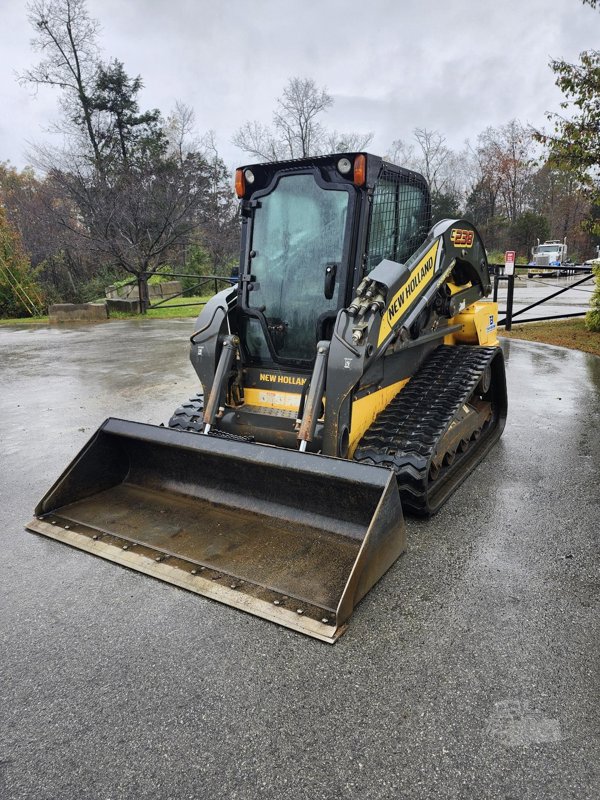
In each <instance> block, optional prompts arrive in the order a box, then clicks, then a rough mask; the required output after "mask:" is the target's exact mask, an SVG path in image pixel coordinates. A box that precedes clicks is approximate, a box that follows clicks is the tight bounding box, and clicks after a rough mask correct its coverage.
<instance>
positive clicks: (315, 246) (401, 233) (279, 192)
mask: <svg viewBox="0 0 600 800" xmlns="http://www.w3.org/2000/svg"><path fill="white" fill-rule="evenodd" d="M236 191H237V193H238V196H239V197H240V199H241V213H242V221H243V231H242V252H241V263H240V283H239V289H238V291H239V295H240V298H239V299H240V302H239V303H238V309H239V310H240V334H241V337H240V338H241V340H242V346H243V347H244V351H245V355H246V357H247V359H248V362H249V363H251V364H255V365H269V364H271V365H273V366H275V365H277V364H279V365H281V366H288V367H293V368H294V369H295V370H297V369H300V370H304V369H306V370H310V369H311V367H312V364H313V362H314V357H315V350H316V344H317V342H319V341H321V340H324V339H331V336H332V331H333V327H334V323H335V319H336V317H337V314H338V312H339V311H340V310H341V309H342V308H345V307H346V306H347V305H348V304H349V302H350V300H351V297H352V294H353V292H354V290H355V289H356V286H357V285H358V283H360V281H361V279H362V278H363V277H364V275H365V274H366V273H368V272H369V271H370V270H372V269H373V268H374V267H376V266H377V264H379V263H380V262H381V261H382V260H383V259H390V260H393V261H398V262H403V261H405V260H406V259H407V258H408V257H409V256H410V255H411V254H412V253H414V252H415V250H416V249H417V248H418V247H419V246H420V245H421V244H422V242H423V241H424V240H425V238H426V237H427V233H428V231H429V229H430V227H431V203H430V198H429V191H428V188H427V184H426V183H425V180H424V179H423V178H422V176H421V175H419V174H418V173H415V172H411V171H409V170H405V169H402V168H400V167H396V166H395V165H393V164H389V163H386V162H384V161H383V160H382V159H381V158H379V157H377V156H372V155H369V154H366V153H347V154H338V155H334V156H323V157H317V158H309V159H303V160H298V161H288V162H279V163H272V164H260V165H252V166H248V167H241V168H240V169H238V170H237V172H236Z"/></svg>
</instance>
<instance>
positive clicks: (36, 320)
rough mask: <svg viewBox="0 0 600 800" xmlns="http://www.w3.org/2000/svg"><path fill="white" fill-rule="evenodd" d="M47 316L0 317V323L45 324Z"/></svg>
mask: <svg viewBox="0 0 600 800" xmlns="http://www.w3.org/2000/svg"><path fill="white" fill-rule="evenodd" d="M47 324H48V317H47V316H46V317H14V318H13V317H10V318H8V319H0V325H47Z"/></svg>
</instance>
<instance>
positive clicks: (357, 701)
mask: <svg viewBox="0 0 600 800" xmlns="http://www.w3.org/2000/svg"><path fill="white" fill-rule="evenodd" d="M190 331H191V323H190V321H189V320H182V321H179V320H169V321H141V322H138V321H118V322H112V323H106V324H99V325H95V326H90V327H70V328H53V329H50V328H40V327H31V328H29V327H28V328H26V329H23V328H10V327H6V328H0V365H1V366H0V370H1V376H0V381H1V383H0V385H1V386H2V390H1V391H2V410H3V414H2V419H1V421H0V452H1V470H2V472H1V474H2V483H1V486H2V502H1V504H0V517H1V519H0V522H1V524H0V537H1V552H2V561H1V567H0V569H1V573H2V574H1V580H0V659H1V661H0V663H1V670H0V701H1V709H2V710H1V712H0V797H2V800H17V798H36V800H41V799H42V798H48V799H49V800H50V798H52V799H53V800H54V799H56V798H60V800H70V798H73V799H74V800H75V798H77V800H80V799H81V798H103V799H106V800H117V799H119V798H210V799H211V800H213V798H243V799H244V800H246V799H247V800H251V799H252V800H253V799H254V798H257V797H261V798H263V797H264V798H273V799H275V798H277V799H278V800H279V799H280V798H284V799H285V800H287V799H288V798H289V800H301V799H302V798H307V800H308V799H310V800H316V799H317V798H327V800H331V798H335V799H336V800H337V798H357V797H364V798H369V800H375V798H411V800H421V798H423V800H425V799H427V800H429V798H461V800H462V798H473V800H480V799H481V798H485V799H487V798H489V799H491V798H498V799H500V798H502V799H503V800H504V798H511V800H524V799H525V798H527V799H529V798H531V799H532V800H533V799H534V798H535V800H542V799H545V798H556V800H559V799H560V800H567V798H573V800H574V799H575V798H577V800H585V799H587V798H589V799H590V800H591V798H598V797H599V794H600V793H599V790H598V786H600V738H599V721H600V711H599V700H600V691H599V689H600V681H599V671H598V664H599V659H598V656H599V648H598V642H599V623H598V618H599V615H598V608H599V605H600V603H599V601H600V584H599V576H598V531H599V530H600V505H599V489H598V467H599V465H600V441H599V437H598V423H599V421H600V359H598V358H596V357H594V356H589V355H586V354H583V353H577V352H573V351H568V350H563V349H561V348H553V347H549V346H544V345H536V344H532V343H528V342H527V343H526V342H519V341H515V340H511V341H507V342H505V343H504V345H503V346H504V349H505V354H506V356H507V359H508V363H507V370H508V383H509V392H510V407H509V421H508V425H507V429H506V431H505V433H504V436H503V438H502V440H501V442H500V444H499V445H498V446H496V447H495V448H494V450H493V452H492V453H491V454H490V455H489V456H488V458H487V459H486V460H485V462H484V463H483V464H481V465H480V466H479V467H478V468H477V470H476V471H475V472H474V473H473V474H472V476H471V477H470V478H469V479H468V481H467V482H466V483H465V484H463V486H462V487H461V488H460V489H459V490H458V492H457V493H456V494H455V495H454V496H453V498H452V499H451V500H450V501H449V502H448V503H447V504H446V506H445V507H444V508H443V509H442V511H441V512H440V513H439V514H438V515H437V516H436V517H435V518H434V519H432V520H429V521H419V520H415V519H409V521H408V547H409V551H408V553H407V555H405V556H403V557H402V558H401V559H400V560H399V561H398V562H397V563H396V564H395V566H394V567H393V568H392V569H391V570H390V571H389V572H388V574H387V575H386V576H385V577H384V578H383V580H382V581H381V582H380V583H379V584H378V586H377V587H375V589H374V590H372V591H371V593H370V594H369V595H368V596H367V598H366V599H365V600H364V601H363V602H362V604H361V605H360V606H359V608H358V609H357V611H356V612H355V614H354V616H353V618H352V620H351V623H350V627H349V629H348V632H347V633H346V634H345V636H344V637H343V638H342V639H341V640H340V641H339V642H338V643H337V644H336V645H335V646H333V647H332V646H330V645H326V644H322V643H320V642H318V641H316V640H311V639H308V638H306V637H303V636H301V635H299V634H295V633H293V632H291V631H287V630H285V629H281V628H278V627H277V626H276V625H273V624H270V623H267V622H265V621H263V620H260V619H257V618H254V617H251V616H248V615H246V614H243V613H242V612H239V611H236V610H234V609H231V608H228V607H226V606H222V605H219V604H217V603H214V602H212V601H210V600H207V599H205V598H202V597H198V596H196V595H192V594H189V593H186V592H185V591H182V590H179V589H176V588H174V587H171V586H169V585H167V584H163V583H160V582H157V581H154V580H152V579H150V578H148V577H146V576H144V575H140V574H138V573H133V572H129V571H128V570H126V569H124V568H121V567H118V566H116V565H113V564H110V563H108V562H105V561H101V560H99V559H95V558H93V557H91V556H89V555H87V554H85V553H82V552H79V551H76V550H72V549H70V548H68V547H66V546H65V545H61V544H58V543H56V542H53V541H51V540H47V539H44V538H42V537H39V536H36V535H34V534H30V533H26V532H25V531H24V530H23V525H24V524H25V523H26V522H27V521H28V520H29V519H30V517H31V513H32V510H33V507H34V505H35V503H36V502H37V501H38V500H39V498H40V497H41V495H42V494H43V493H44V492H45V490H46V489H47V488H48V486H49V485H50V483H51V482H52V481H53V480H54V479H55V478H56V477H57V476H58V474H59V472H60V471H61V470H62V469H63V468H64V466H65V465H66V464H67V462H68V461H69V460H70V459H71V458H72V457H73V455H74V454H75V452H76V451H77V450H78V449H79V448H80V447H81V446H82V445H83V444H84V442H85V441H86V440H87V438H88V437H89V436H90V435H91V433H92V432H93V431H94V429H95V428H96V427H97V426H98V425H99V424H100V423H101V422H102V421H103V420H104V418H105V417H106V416H108V415H114V416H122V417H126V418H133V419H137V420H141V421H145V422H153V423H160V422H163V421H166V420H167V419H168V417H169V415H170V413H171V411H172V409H173V408H174V407H175V406H176V405H177V404H178V403H179V402H180V401H181V400H182V399H184V398H185V397H186V396H187V395H188V394H189V393H191V392H193V391H195V388H196V387H195V382H194V373H193V371H192V369H191V367H190V366H189V362H188V360H187V336H188V335H189V333H190Z"/></svg>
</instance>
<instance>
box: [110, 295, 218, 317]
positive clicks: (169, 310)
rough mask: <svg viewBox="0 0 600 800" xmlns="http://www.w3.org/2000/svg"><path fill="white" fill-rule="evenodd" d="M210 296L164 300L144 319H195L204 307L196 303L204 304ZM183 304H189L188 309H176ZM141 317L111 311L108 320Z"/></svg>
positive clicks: (149, 311)
mask: <svg viewBox="0 0 600 800" xmlns="http://www.w3.org/2000/svg"><path fill="white" fill-rule="evenodd" d="M211 297H212V295H207V296H206V297H173V298H172V299H170V300H166V301H165V302H164V303H162V305H160V306H159V307H158V308H151V309H149V310H148V313H147V314H146V315H145V317H144V318H145V319H171V318H174V317H197V316H198V314H199V313H200V311H201V310H202V308H203V307H204V306H200V305H197V303H206V302H207V301H208V300H210V298H211ZM183 303H186V304H188V303H189V304H190V305H189V307H188V308H177V306H179V305H180V304H181V305H182V304H183ZM194 304H196V305H194ZM136 317H139V318H140V319H141V318H142V316H141V315H140V314H130V313H129V312H124V311H111V312H110V319H135V318H136Z"/></svg>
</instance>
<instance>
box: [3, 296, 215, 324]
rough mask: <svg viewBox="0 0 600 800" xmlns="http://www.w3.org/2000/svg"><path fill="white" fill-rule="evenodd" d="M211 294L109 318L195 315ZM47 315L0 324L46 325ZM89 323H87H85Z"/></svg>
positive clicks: (172, 301) (159, 317)
mask: <svg viewBox="0 0 600 800" xmlns="http://www.w3.org/2000/svg"><path fill="white" fill-rule="evenodd" d="M211 297H212V294H210V295H207V296H206V297H173V298H172V299H170V300H167V301H166V302H165V303H163V304H162V305H161V306H159V307H158V308H151V309H150V310H149V311H148V313H147V314H146V316H145V317H142V316H141V314H133V313H129V312H126V311H111V314H110V318H109V319H108V322H110V320H111V319H136V318H138V319H174V318H177V317H197V316H198V314H199V313H200V311H201V310H202V308H203V306H201V305H197V304H198V303H200V302H202V303H206V302H207V301H208V300H210V298H211ZM180 303H190V305H189V307H188V308H177V307H176V306H178V305H179V304H180ZM48 324H49V320H48V317H47V316H45V317H19V318H15V319H0V325H48ZM87 324H89V323H87Z"/></svg>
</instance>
